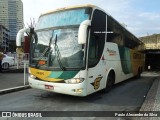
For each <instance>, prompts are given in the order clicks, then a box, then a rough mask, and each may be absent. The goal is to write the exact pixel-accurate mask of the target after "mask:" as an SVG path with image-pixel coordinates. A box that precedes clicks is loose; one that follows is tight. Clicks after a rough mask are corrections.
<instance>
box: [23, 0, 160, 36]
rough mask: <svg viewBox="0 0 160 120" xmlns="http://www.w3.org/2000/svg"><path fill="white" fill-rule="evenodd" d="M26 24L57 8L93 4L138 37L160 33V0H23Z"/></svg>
mask: <svg viewBox="0 0 160 120" xmlns="http://www.w3.org/2000/svg"><path fill="white" fill-rule="evenodd" d="M22 2H23V14H24V24H25V26H27V24H30V23H31V19H32V20H33V19H35V22H37V20H38V17H39V16H40V14H41V13H45V12H47V11H50V10H55V9H57V8H62V7H68V6H74V5H84V4H93V5H96V6H98V7H100V8H102V9H103V10H105V11H106V13H108V14H110V15H111V16H112V17H114V18H115V19H116V20H117V21H118V22H119V23H121V24H125V26H126V28H127V29H128V30H129V31H130V32H131V33H133V34H134V35H135V36H137V37H142V36H147V35H152V34H159V33H160V7H159V5H160V0H22Z"/></svg>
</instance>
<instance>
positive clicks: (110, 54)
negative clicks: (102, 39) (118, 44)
mask: <svg viewBox="0 0 160 120" xmlns="http://www.w3.org/2000/svg"><path fill="white" fill-rule="evenodd" d="M107 53H109V56H114V55H116V51H114V50H110V49H109V48H107Z"/></svg>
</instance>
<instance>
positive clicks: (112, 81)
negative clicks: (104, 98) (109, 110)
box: [105, 72, 115, 92]
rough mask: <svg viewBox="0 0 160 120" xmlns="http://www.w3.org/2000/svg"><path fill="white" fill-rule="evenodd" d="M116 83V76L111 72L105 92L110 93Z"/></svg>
mask: <svg viewBox="0 0 160 120" xmlns="http://www.w3.org/2000/svg"><path fill="white" fill-rule="evenodd" d="M114 81H115V74H114V73H113V72H110V73H109V75H108V78H107V82H106V88H105V92H109V91H110V90H111V89H112V87H113V85H114Z"/></svg>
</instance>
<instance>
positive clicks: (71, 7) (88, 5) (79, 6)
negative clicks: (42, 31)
mask: <svg viewBox="0 0 160 120" xmlns="http://www.w3.org/2000/svg"><path fill="white" fill-rule="evenodd" d="M83 7H91V8H94V7H97V6H95V5H91V4H86V5H77V6H70V7H63V8H58V9H56V10H51V11H48V12H46V13H42V14H41V15H40V16H43V15H47V14H51V13H54V12H57V11H63V10H68V9H74V8H83Z"/></svg>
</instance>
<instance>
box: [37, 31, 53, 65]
mask: <svg viewBox="0 0 160 120" xmlns="http://www.w3.org/2000/svg"><path fill="white" fill-rule="evenodd" d="M53 33H54V31H53V32H52V36H51V38H50V40H49V44H48V47H47V48H46V49H45V50H44V51H43V52H42V54H41V56H40V58H39V59H38V60H37V61H38V62H37V64H36V65H35V67H36V68H38V64H39V61H40V60H41V59H42V58H43V56H44V55H45V53H46V52H47V51H50V49H51V44H52V39H53Z"/></svg>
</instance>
